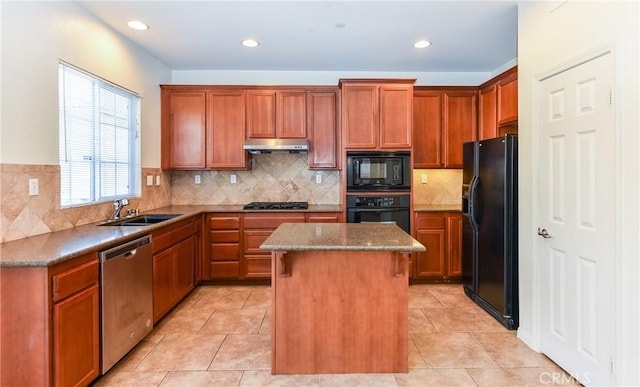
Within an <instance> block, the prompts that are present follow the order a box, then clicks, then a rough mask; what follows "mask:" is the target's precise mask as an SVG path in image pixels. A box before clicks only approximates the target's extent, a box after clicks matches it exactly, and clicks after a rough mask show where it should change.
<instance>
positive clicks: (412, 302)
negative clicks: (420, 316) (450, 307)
mask: <svg viewBox="0 0 640 387" xmlns="http://www.w3.org/2000/svg"><path fill="white" fill-rule="evenodd" d="M409 289H410V291H409V308H411V309H415V308H442V307H443V305H442V304H441V303H440V301H438V299H437V298H436V297H434V296H433V294H431V292H430V291H429V289H430V288H429V287H422V288H420V289H418V290H412V289H413V287H409Z"/></svg>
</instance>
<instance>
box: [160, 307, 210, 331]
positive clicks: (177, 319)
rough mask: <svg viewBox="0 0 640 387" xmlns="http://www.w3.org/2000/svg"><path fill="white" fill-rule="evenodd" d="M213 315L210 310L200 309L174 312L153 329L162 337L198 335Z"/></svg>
mask: <svg viewBox="0 0 640 387" xmlns="http://www.w3.org/2000/svg"><path fill="white" fill-rule="evenodd" d="M211 314H212V312H210V311H208V310H200V309H181V310H173V311H171V312H170V313H169V314H168V315H167V316H166V317H165V318H163V319H162V320H161V321H160V322H159V324H157V325H156V326H154V327H153V331H154V333H157V334H161V335H173V334H196V333H198V332H199V331H200V330H201V329H202V327H203V326H204V324H205V323H206V322H207V320H209V318H210V317H211Z"/></svg>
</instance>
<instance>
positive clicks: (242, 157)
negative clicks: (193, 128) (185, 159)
mask: <svg viewBox="0 0 640 387" xmlns="http://www.w3.org/2000/svg"><path fill="white" fill-rule="evenodd" d="M207 97H208V106H207V117H208V123H207V125H208V129H207V133H208V145H207V148H208V150H209V151H208V153H207V167H208V168H213V169H223V168H232V169H246V168H247V158H248V155H247V152H245V151H244V149H242V145H243V144H244V138H245V94H244V92H243V91H216V92H209V94H208V96H207Z"/></svg>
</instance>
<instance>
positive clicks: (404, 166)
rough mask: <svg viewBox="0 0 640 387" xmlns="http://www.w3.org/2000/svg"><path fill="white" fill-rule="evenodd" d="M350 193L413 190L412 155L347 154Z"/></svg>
mask: <svg viewBox="0 0 640 387" xmlns="http://www.w3.org/2000/svg"><path fill="white" fill-rule="evenodd" d="M346 167H347V192H354V191H359V192H365V191H407V192H409V191H410V190H411V157H410V153H409V152H370V151H369V152H347V165H346Z"/></svg>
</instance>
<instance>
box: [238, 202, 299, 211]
mask: <svg viewBox="0 0 640 387" xmlns="http://www.w3.org/2000/svg"><path fill="white" fill-rule="evenodd" d="M307 208H309V203H307V202H251V203H249V204H245V206H244V208H243V209H245V210H306V209H307Z"/></svg>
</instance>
